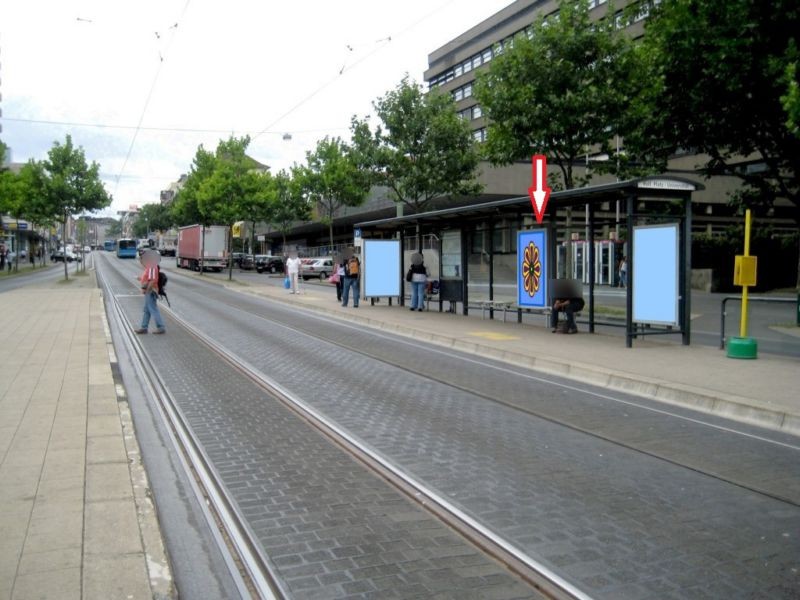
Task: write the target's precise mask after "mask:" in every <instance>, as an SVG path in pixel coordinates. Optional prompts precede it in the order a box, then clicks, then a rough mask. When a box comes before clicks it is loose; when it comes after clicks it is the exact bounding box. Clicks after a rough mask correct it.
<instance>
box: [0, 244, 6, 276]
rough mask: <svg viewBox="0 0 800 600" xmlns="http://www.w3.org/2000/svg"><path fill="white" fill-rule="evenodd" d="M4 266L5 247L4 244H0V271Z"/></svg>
mask: <svg viewBox="0 0 800 600" xmlns="http://www.w3.org/2000/svg"><path fill="white" fill-rule="evenodd" d="M5 266H6V247H5V245H4V244H0V271H2V270H3V269H4V268H5Z"/></svg>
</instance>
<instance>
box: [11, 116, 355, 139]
mask: <svg viewBox="0 0 800 600" xmlns="http://www.w3.org/2000/svg"><path fill="white" fill-rule="evenodd" d="M0 120H3V121H9V122H13V123H31V124H34V125H62V126H64V127H95V128H98V129H138V130H139V131H164V132H169V133H219V134H222V135H230V133H231V130H230V129H205V128H202V127H141V126H136V125H115V124H111V123H82V122H77V121H49V120H44V119H22V118H15V117H0ZM332 129H335V128H331V127H326V128H323V129H299V130H292V131H291V132H290V133H318V132H322V131H331V130H332ZM339 129H344V128H339ZM257 131H258V130H257V129H255V128H253V129H250V130H242V131H241V133H255V132H257ZM234 133H239V131H234ZM261 133H268V134H274V135H282V134H284V133H285V132H284V131H262V132H261Z"/></svg>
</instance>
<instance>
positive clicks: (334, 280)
mask: <svg viewBox="0 0 800 600" xmlns="http://www.w3.org/2000/svg"><path fill="white" fill-rule="evenodd" d="M328 282H329V283H339V274H338V273H333V274H332V275H331V276H330V277H328Z"/></svg>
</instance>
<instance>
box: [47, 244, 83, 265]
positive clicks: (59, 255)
mask: <svg viewBox="0 0 800 600" xmlns="http://www.w3.org/2000/svg"><path fill="white" fill-rule="evenodd" d="M65 257H66V260H67V262H72V261H74V260H77V261H78V262H80V260H81V257H80V255H79V254H75V252H73V250H72V247H69V246H68V247H67V250H66V251H64V247H63V246H62V247H61V248H59V249H58V250H53V252H52V253H51V254H50V260H51V261H53V262H64V259H65Z"/></svg>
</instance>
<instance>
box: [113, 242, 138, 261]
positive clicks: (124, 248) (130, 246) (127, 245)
mask: <svg viewBox="0 0 800 600" xmlns="http://www.w3.org/2000/svg"><path fill="white" fill-rule="evenodd" d="M136 245H137V244H136V240H131V239H124V240H119V241H118V242H117V256H118V257H119V258H136V256H137V252H136Z"/></svg>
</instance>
